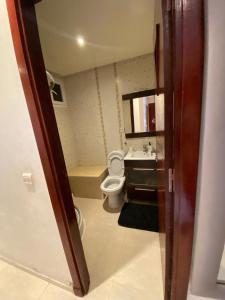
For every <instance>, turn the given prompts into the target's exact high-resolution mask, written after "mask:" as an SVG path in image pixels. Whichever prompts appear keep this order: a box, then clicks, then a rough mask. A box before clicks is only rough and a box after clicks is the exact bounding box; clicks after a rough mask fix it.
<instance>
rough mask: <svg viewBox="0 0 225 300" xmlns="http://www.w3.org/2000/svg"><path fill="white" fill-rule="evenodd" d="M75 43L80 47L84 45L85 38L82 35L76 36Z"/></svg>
mask: <svg viewBox="0 0 225 300" xmlns="http://www.w3.org/2000/svg"><path fill="white" fill-rule="evenodd" d="M77 44H78V45H79V46H80V47H83V46H84V45H85V40H84V38H83V37H82V36H78V37H77Z"/></svg>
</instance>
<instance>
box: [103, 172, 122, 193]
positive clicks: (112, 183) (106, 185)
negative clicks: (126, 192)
mask: <svg viewBox="0 0 225 300" xmlns="http://www.w3.org/2000/svg"><path fill="white" fill-rule="evenodd" d="M124 182H125V177H116V176H107V177H106V178H105V180H104V181H103V182H102V183H101V190H102V191H103V192H105V193H110V192H116V191H119V190H121V189H122V187H123V185H124Z"/></svg>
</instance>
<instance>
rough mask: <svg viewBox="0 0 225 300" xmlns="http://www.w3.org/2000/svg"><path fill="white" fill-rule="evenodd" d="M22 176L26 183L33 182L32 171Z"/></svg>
mask: <svg viewBox="0 0 225 300" xmlns="http://www.w3.org/2000/svg"><path fill="white" fill-rule="evenodd" d="M22 177H23V182H24V183H25V184H28V185H32V184H33V178H32V173H23V175H22Z"/></svg>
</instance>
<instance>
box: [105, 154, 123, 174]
mask: <svg viewBox="0 0 225 300" xmlns="http://www.w3.org/2000/svg"><path fill="white" fill-rule="evenodd" d="M123 157H124V156H123V155H122V154H121V153H120V152H116V151H115V152H114V153H110V154H109V156H108V170H109V175H110V176H118V177H122V176H123V175H124V159H123Z"/></svg>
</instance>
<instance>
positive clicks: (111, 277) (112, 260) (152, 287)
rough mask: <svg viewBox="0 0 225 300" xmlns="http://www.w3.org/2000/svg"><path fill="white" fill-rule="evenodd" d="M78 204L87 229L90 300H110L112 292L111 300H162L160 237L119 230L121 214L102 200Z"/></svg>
mask: <svg viewBox="0 0 225 300" xmlns="http://www.w3.org/2000/svg"><path fill="white" fill-rule="evenodd" d="M75 203H76V205H77V206H78V207H79V208H80V209H81V212H82V214H83V215H84V217H85V221H86V225H87V227H86V231H85V235H84V238H83V246H84V251H85V256H86V259H87V264H88V268H89V272H90V278H91V287H90V294H89V295H92V297H93V298H90V299H93V300H95V298H94V295H95V294H97V295H98V297H99V298H98V299H102V300H103V299H104V300H105V299H108V298H106V295H109V294H107V292H108V291H109V290H110V300H120V299H123V300H126V299H138V300H139V299H143V300H144V299H148V300H151V299H154V300H156V299H157V300H161V299H163V283H162V267H161V256H160V244H159V234H158V233H155V232H148V231H142V230H136V229H130V228H126V227H121V226H119V225H118V218H119V213H109V212H108V211H107V210H105V208H104V207H105V206H104V201H103V200H96V199H84V198H77V199H76V200H75ZM110 282H111V284H112V286H111V288H110V287H109V286H110ZM114 289H115V291H114ZM131 289H133V292H132V294H131V293H130V292H129V290H131ZM89 295H88V297H91V296H89ZM103 295H104V297H103V298H101V297H102V296H103ZM147 295H148V297H147ZM113 297H114V298H113ZM142 297H143V298H142Z"/></svg>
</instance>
